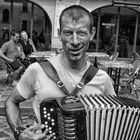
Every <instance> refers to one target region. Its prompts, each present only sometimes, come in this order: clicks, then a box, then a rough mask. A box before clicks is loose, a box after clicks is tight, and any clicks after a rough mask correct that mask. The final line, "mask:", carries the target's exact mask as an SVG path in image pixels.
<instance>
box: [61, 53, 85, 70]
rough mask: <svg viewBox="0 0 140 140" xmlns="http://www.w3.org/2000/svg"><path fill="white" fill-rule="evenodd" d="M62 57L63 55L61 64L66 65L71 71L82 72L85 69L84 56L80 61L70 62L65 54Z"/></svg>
mask: <svg viewBox="0 0 140 140" xmlns="http://www.w3.org/2000/svg"><path fill="white" fill-rule="evenodd" d="M62 55H63V58H62V61H63V63H64V64H65V65H67V66H68V67H70V68H71V69H75V70H82V69H84V68H85V66H86V64H87V58H86V56H85V57H83V58H82V59H81V60H80V61H79V60H77V61H76V60H75V61H71V60H69V59H68V58H67V57H66V56H65V55H66V54H62Z"/></svg>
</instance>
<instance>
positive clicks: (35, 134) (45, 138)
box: [19, 125, 55, 140]
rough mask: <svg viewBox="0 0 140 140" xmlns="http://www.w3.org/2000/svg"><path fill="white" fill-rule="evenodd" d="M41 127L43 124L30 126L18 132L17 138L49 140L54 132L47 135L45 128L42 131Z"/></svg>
mask: <svg viewBox="0 0 140 140" xmlns="http://www.w3.org/2000/svg"><path fill="white" fill-rule="evenodd" d="M43 128H44V125H41V126H30V127H28V128H26V129H25V130H24V131H23V132H22V133H21V134H20V137H19V140H51V139H52V138H53V137H54V136H55V134H54V133H52V134H50V135H47V134H48V130H47V129H46V130H45V131H44V132H43V133H42V129H43Z"/></svg>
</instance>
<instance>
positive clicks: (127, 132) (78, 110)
mask: <svg viewBox="0 0 140 140" xmlns="http://www.w3.org/2000/svg"><path fill="white" fill-rule="evenodd" d="M139 107H140V103H139V102H136V101H135V100H132V99H128V98H123V97H117V96H104V95H94V96H92V95H90V96H82V95H80V96H79V97H74V96H70V97H63V98H55V99H45V100H43V101H42V102H41V104H40V113H41V123H42V124H44V125H45V127H46V128H47V129H48V130H49V133H50V134H51V133H55V134H56V135H55V136H54V137H53V139H54V140H139V139H140V109H139Z"/></svg>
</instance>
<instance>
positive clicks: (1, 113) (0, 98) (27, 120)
mask: <svg viewBox="0 0 140 140" xmlns="http://www.w3.org/2000/svg"><path fill="white" fill-rule="evenodd" d="M5 79H6V71H5V70H0V140H14V137H13V133H12V131H11V129H10V128H9V125H8V124H7V121H6V117H5V109H4V102H5V100H6V98H7V97H8V96H9V94H10V92H11V90H12V89H13V86H12V85H11V84H7V83H6V80H5ZM136 85H137V88H138V90H137V91H138V92H137V96H136V95H135V94H129V93H128V92H124V93H126V94H124V93H122V96H128V97H130V98H135V99H138V100H140V80H136ZM31 102H32V100H29V101H25V102H24V103H21V112H22V120H23V123H24V125H32V124H33V119H34V113H33V110H32V104H31Z"/></svg>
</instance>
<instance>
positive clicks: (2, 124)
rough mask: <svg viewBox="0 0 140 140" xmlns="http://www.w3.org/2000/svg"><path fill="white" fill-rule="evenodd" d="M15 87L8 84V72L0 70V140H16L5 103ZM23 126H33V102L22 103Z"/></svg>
mask: <svg viewBox="0 0 140 140" xmlns="http://www.w3.org/2000/svg"><path fill="white" fill-rule="evenodd" d="M12 89H13V86H12V85H11V84H7V83H6V71H5V70H0V140H14V137H13V133H12V131H11V129H10V128H9V125H8V124H7V120H6V117H5V109H4V102H5V100H6V99H7V97H8V96H9V94H10V92H11V90H12ZM21 108H22V109H21V112H22V120H23V124H24V125H25V126H26V125H32V124H33V118H34V113H33V110H32V104H31V100H29V101H25V102H24V103H21Z"/></svg>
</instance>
